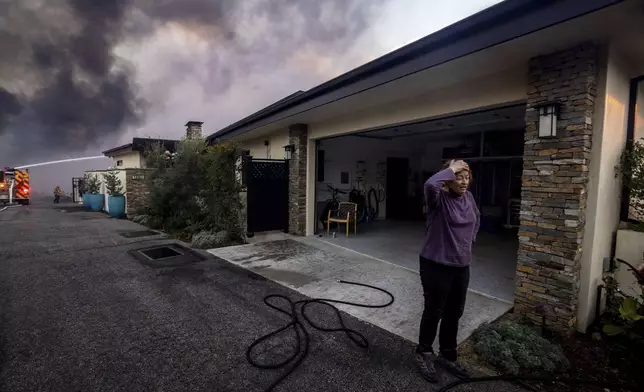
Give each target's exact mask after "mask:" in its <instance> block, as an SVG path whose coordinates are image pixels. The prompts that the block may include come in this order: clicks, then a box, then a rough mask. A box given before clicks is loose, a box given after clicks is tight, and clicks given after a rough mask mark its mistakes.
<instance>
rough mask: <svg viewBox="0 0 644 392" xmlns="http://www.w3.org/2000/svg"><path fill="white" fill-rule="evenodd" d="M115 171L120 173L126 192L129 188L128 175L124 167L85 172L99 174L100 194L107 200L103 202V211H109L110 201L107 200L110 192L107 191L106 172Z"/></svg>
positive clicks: (119, 176)
mask: <svg viewBox="0 0 644 392" xmlns="http://www.w3.org/2000/svg"><path fill="white" fill-rule="evenodd" d="M111 171H115V172H117V174H118V178H119V180H121V185H122V186H123V192H126V189H127V176H126V174H125V172H126V171H125V170H123V169H115V170H91V171H86V172H85V174H92V175H95V176H98V179H99V181H100V182H101V188H100V190H99V194H102V195H103V196H104V197H105V201H104V203H103V211H105V212H109V211H110V209H109V203H108V202H107V200H108V198H109V196H110V195H109V193H108V191H107V187H106V186H105V173H107V172H111ZM126 203H127V197H126Z"/></svg>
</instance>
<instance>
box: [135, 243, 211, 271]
mask: <svg viewBox="0 0 644 392" xmlns="http://www.w3.org/2000/svg"><path fill="white" fill-rule="evenodd" d="M128 253H129V254H130V255H131V256H132V257H134V258H135V259H137V260H138V261H140V262H141V263H142V264H145V265H147V266H149V267H153V268H161V267H177V266H182V265H186V264H191V263H195V262H198V261H201V260H205V259H206V257H205V256H204V255H201V254H199V253H198V252H195V251H193V250H192V249H189V248H186V247H183V246H181V245H179V244H175V243H170V244H159V245H157V246H148V247H147V248H142V249H133V250H130V251H128Z"/></svg>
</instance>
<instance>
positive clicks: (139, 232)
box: [119, 230, 161, 238]
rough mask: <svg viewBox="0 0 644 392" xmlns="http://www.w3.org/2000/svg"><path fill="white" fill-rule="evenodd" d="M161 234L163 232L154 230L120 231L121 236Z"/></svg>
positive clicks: (132, 236) (134, 236)
mask: <svg viewBox="0 0 644 392" xmlns="http://www.w3.org/2000/svg"><path fill="white" fill-rule="evenodd" d="M159 234H161V233H159V232H157V231H154V230H136V231H123V232H120V233H119V235H120V236H121V237H125V238H139V237H147V236H151V235H159Z"/></svg>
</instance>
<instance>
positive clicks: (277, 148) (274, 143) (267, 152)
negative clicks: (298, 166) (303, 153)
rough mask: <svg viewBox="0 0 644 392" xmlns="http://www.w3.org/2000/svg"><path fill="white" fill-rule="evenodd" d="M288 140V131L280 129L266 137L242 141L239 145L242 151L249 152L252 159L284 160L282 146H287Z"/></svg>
mask: <svg viewBox="0 0 644 392" xmlns="http://www.w3.org/2000/svg"><path fill="white" fill-rule="evenodd" d="M288 140H289V134H288V129H280V130H279V131H276V132H273V133H270V134H268V135H266V136H261V137H257V138H253V139H250V140H242V141H240V142H239V144H240V148H241V149H242V150H249V151H250V155H251V156H252V157H253V158H256V159H284V158H285V156H284V146H286V145H288V144H289V142H288ZM265 141H268V146H266V145H265V144H264V142H265Z"/></svg>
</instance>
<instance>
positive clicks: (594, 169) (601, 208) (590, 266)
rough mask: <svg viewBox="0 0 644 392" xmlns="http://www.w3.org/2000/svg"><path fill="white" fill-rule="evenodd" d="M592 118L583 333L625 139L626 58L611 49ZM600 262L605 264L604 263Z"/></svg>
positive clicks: (614, 219)
mask: <svg viewBox="0 0 644 392" xmlns="http://www.w3.org/2000/svg"><path fill="white" fill-rule="evenodd" d="M602 63H603V64H602V67H601V73H600V83H599V85H598V97H597V98H598V99H597V102H596V112H595V114H596V115H595V117H594V119H593V121H594V123H595V128H594V130H593V139H592V146H593V147H592V151H591V155H590V170H589V180H588V208H587V211H586V226H585V232H584V244H583V251H582V256H581V271H580V284H581V286H580V290H579V311H578V316H577V318H578V324H577V329H578V330H580V331H585V330H586V328H587V327H588V325H589V324H590V323H591V322H592V320H593V319H594V317H595V304H596V301H597V286H598V285H600V284H602V277H603V272H604V265H605V264H606V265H607V264H608V263H607V259H608V258H609V257H610V256H611V251H612V242H613V241H612V240H613V233H614V232H615V230H617V226H618V225H619V221H620V207H621V189H622V188H621V181H620V179H619V177H617V176H615V166H616V165H617V164H618V163H619V159H620V154H621V152H622V149H623V147H624V145H625V143H626V125H627V116H628V100H629V87H630V78H631V75H630V73H629V70H628V67H627V65H626V64H627V62H625V61H624V60H623V59H622V58H621V56H620V55H619V53H617V52H616V51H615V50H613V49H610V50H608V49H605V51H604V53H603V58H602ZM605 260H606V262H605Z"/></svg>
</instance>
